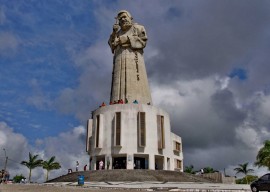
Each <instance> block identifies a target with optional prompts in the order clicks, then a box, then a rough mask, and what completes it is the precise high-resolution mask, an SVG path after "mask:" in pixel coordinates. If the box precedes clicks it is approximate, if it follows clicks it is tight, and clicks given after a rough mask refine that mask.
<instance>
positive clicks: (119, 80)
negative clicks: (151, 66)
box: [108, 10, 152, 105]
mask: <svg viewBox="0 0 270 192" xmlns="http://www.w3.org/2000/svg"><path fill="white" fill-rule="evenodd" d="M132 20H133V18H132V17H131V15H130V13H129V12H128V11H125V10H122V11H119V12H118V14H117V17H116V24H114V25H113V32H112V34H111V36H110V39H109V42H108V43H109V45H110V47H111V50H112V53H113V54H114V59H113V75H112V86H111V98H110V101H111V102H115V101H116V102H117V101H119V100H121V99H122V100H123V101H128V102H129V103H132V102H133V101H135V100H137V101H138V103H140V104H151V105H152V99H151V94H150V90H149V86H148V80H147V74H146V69H145V64H144V59H143V49H144V48H145V46H146V42H147V36H146V32H145V29H144V27H143V26H142V25H139V24H137V23H133V22H132ZM118 23H119V24H118ZM119 26H120V27H119Z"/></svg>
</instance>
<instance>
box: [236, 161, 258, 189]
mask: <svg viewBox="0 0 270 192" xmlns="http://www.w3.org/2000/svg"><path fill="white" fill-rule="evenodd" d="M234 170H235V171H236V174H238V173H243V174H244V175H245V176H246V182H247V184H248V179H247V174H248V173H251V172H253V171H254V170H253V169H248V163H244V164H239V167H236V168H235V169H234Z"/></svg>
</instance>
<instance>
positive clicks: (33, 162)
mask: <svg viewBox="0 0 270 192" xmlns="http://www.w3.org/2000/svg"><path fill="white" fill-rule="evenodd" d="M37 158H38V155H32V154H31V153H30V152H29V161H22V162H21V164H22V165H25V166H26V167H28V168H29V177H28V181H29V182H31V175H32V169H34V168H36V167H40V166H42V162H43V160H41V159H37Z"/></svg>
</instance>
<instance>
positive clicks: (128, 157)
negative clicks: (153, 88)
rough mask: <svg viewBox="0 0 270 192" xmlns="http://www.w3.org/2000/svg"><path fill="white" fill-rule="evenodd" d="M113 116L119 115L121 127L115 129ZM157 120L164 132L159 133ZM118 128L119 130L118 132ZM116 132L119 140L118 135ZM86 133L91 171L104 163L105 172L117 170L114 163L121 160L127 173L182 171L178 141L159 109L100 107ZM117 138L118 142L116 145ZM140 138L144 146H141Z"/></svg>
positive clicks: (168, 121)
mask: <svg viewBox="0 0 270 192" xmlns="http://www.w3.org/2000/svg"><path fill="white" fill-rule="evenodd" d="M116 113H118V115H119V114H120V124H121V125H120V124H118V125H116V122H118V121H119V119H118V120H116ZM139 113H144V117H145V119H144V120H143V122H142V123H143V124H142V127H144V129H140V122H141V120H140V118H139ZM160 118H162V119H163V120H162V127H163V132H162V131H161V132H159V130H161V129H160V128H159V119H160ZM117 126H118V127H120V129H118V132H117V131H116V127H117ZM119 130H120V136H119V134H117V133H119ZM87 131H88V132H87V151H88V154H89V155H90V159H91V162H90V164H91V165H90V166H91V169H92V170H96V169H97V168H98V166H97V164H98V162H99V161H100V160H103V161H104V165H105V166H104V168H105V169H107V168H108V169H113V168H116V165H115V159H116V158H118V159H119V158H122V159H124V160H123V162H124V163H125V165H124V168H126V169H134V168H143V169H160V170H177V171H183V152H182V140H181V137H179V136H177V135H175V134H174V133H172V132H171V127H170V118H169V115H168V113H167V112H165V111H164V110H162V109H160V108H157V107H154V106H152V105H145V104H114V105H108V106H103V107H100V108H98V109H97V110H95V111H94V112H93V114H92V119H89V121H88V129H87ZM116 132H117V133H116ZM116 135H118V136H116ZM162 136H163V137H162ZM116 137H117V138H118V139H119V138H120V140H118V141H116V140H117V138H116ZM142 137H143V138H144V140H143V139H142V142H143V144H142V143H140V142H141V140H140V139H141V138H142ZM161 138H162V139H161ZM139 140H140V141H139ZM161 140H162V141H163V145H162V146H160V144H161V143H162V141H161ZM117 142H118V144H116V143H117ZM176 145H177V146H176ZM108 162H109V163H108ZM116 162H117V161H116ZM142 163H143V164H144V165H142ZM117 166H118V165H117ZM122 168H123V167H122Z"/></svg>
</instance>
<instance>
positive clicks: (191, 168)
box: [184, 165, 195, 174]
mask: <svg viewBox="0 0 270 192" xmlns="http://www.w3.org/2000/svg"><path fill="white" fill-rule="evenodd" d="M193 169H194V166H193V165H190V166H186V167H185V169H184V172H185V173H190V174H195V171H194V170H193Z"/></svg>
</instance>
